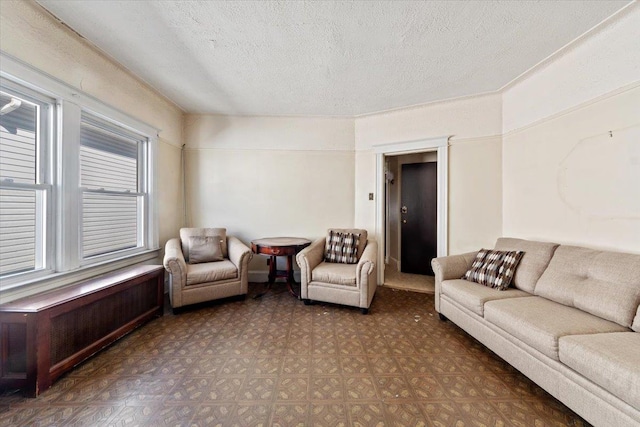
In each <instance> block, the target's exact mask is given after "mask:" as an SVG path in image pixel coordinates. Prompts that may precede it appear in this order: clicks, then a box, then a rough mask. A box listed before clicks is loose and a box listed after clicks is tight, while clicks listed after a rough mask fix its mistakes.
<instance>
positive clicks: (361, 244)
mask: <svg viewBox="0 0 640 427" xmlns="http://www.w3.org/2000/svg"><path fill="white" fill-rule="evenodd" d="M331 232H340V233H353V234H359V235H360V238H359V240H358V252H357V253H356V258H357V260H360V257H362V252H364V247H365V246H367V230H363V229H360V228H330V229H329V230H327V238H328V236H329V235H330V234H331ZM326 256H327V254H326V249H325V257H326ZM356 262H357V261H356Z"/></svg>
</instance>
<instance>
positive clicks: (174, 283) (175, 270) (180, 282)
mask: <svg viewBox="0 0 640 427" xmlns="http://www.w3.org/2000/svg"><path fill="white" fill-rule="evenodd" d="M162 264H163V265H164V268H165V270H167V271H168V272H169V274H171V280H170V282H169V297H170V298H171V305H172V306H173V307H180V306H182V288H184V286H185V285H186V284H187V263H186V262H185V260H184V255H183V254H182V245H181V243H180V239H179V238H177V237H176V238H173V239H170V240H169V241H168V242H167V244H166V245H165V247H164V259H163V260H162Z"/></svg>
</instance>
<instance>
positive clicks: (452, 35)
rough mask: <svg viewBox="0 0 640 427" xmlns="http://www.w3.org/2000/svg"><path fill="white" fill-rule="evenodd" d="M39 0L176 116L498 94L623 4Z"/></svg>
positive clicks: (319, 109) (375, 107)
mask: <svg viewBox="0 0 640 427" xmlns="http://www.w3.org/2000/svg"><path fill="white" fill-rule="evenodd" d="M39 3H40V4H41V5H43V6H44V7H45V8H46V9H48V10H49V11H50V12H51V13H53V14H54V15H55V16H57V17H58V18H59V19H60V20H61V21H63V22H64V23H65V24H67V25H68V26H70V27H71V28H73V29H74V30H76V31H77V32H78V33H79V34H81V35H82V36H84V37H86V38H87V39H88V40H89V41H90V42H92V43H93V44H95V45H96V46H97V47H98V48H100V49H101V50H103V51H104V52H106V53H107V54H108V55H109V56H111V57H112V58H114V59H115V60H116V61H118V62H120V63H121V64H123V65H124V66H125V67H127V68H128V69H129V70H131V71H132V72H133V73H135V74H136V75H138V76H139V77H140V78H142V79H143V80H145V81H146V82H147V83H149V84H150V85H152V86H153V87H155V88H156V89H157V90H159V91H160V92H161V93H163V94H164V95H165V96H167V97H168V98H169V99H171V100H173V101H174V102H175V103H176V104H178V105H179V106H180V107H181V108H182V109H184V110H185V111H188V112H199V113H219V114H246V115H318V116H355V115H361V114H367V113H372V112H378V111H384V110H389V109H394V108H400V107H406V106H412V105H417V104H424V103H428V102H432V101H437V100H442V99H448V98H455V97H461V96H468V95H474V94H479V93H484V92H489V91H495V90H498V89H500V88H501V87H503V86H504V85H505V84H507V83H509V82H510V81H512V80H513V79H515V78H516V77H518V76H519V75H520V74H522V73H523V72H525V71H527V70H529V69H530V68H531V67H533V66H534V65H535V64H537V63H538V62H540V61H542V60H543V59H545V58H546V57H548V56H549V55H551V54H553V53H554V52H555V51H557V50H558V49H560V48H562V47H563V46H565V45H566V44H567V43H569V42H571V41H572V40H574V39H575V38H576V37H578V36H580V35H582V34H584V33H585V32H586V31H588V30H589V29H591V28H593V27H594V26H595V25H597V24H598V23H600V22H601V21H603V20H604V19H606V18H607V17H609V16H611V15H612V14H613V13H615V12H616V11H618V10H619V9H621V8H622V7H624V6H625V5H626V4H628V3H629V2H628V1H554V2H551V1H464V2H463V1H429V2H391V1H375V2H374V1H370V2H351V1H349V2H346V1H339V2H329V1H326V2H319V1H296V2H293V1H291V2H285V1H274V2H266V1H257V2H256V1H229V2H225V1H216V2H214V1H99V0H94V1H83V2H80V1H75V0H73V1H67V0H39ZM114 84H116V82H114Z"/></svg>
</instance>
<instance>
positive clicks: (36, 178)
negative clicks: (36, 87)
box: [0, 84, 52, 276]
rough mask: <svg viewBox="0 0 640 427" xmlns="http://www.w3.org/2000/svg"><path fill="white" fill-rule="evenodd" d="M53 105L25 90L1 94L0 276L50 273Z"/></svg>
mask: <svg viewBox="0 0 640 427" xmlns="http://www.w3.org/2000/svg"><path fill="white" fill-rule="evenodd" d="M51 110H52V103H51V101H50V100H47V99H45V98H44V97H42V96H38V95H37V94H33V93H31V92H30V91H28V90H25V89H24V88H23V89H22V91H20V90H14V88H13V87H9V86H7V85H6V84H4V85H3V86H2V90H1V91H0V276H10V275H16V274H21V273H27V272H36V271H39V270H44V269H47V268H48V267H49V264H50V261H51V260H50V256H49V254H48V253H47V248H48V246H49V245H48V241H49V237H50V233H49V230H48V224H47V218H48V217H49V216H50V212H51V183H50V179H49V161H48V160H49V156H48V153H49V136H50V135H51V123H52V120H51V114H50V113H51Z"/></svg>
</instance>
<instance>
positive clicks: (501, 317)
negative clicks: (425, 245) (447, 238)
mask: <svg viewBox="0 0 640 427" xmlns="http://www.w3.org/2000/svg"><path fill="white" fill-rule="evenodd" d="M495 249H498V250H521V251H524V252H525V254H524V256H523V258H522V260H521V262H520V265H519V266H518V268H517V270H516V274H515V276H514V281H513V283H512V284H511V287H510V288H509V289H508V290H506V291H499V290H495V289H492V288H488V287H485V286H482V285H478V284H476V283H472V282H467V281H466V280H462V279H461V277H462V276H463V275H464V273H465V272H466V271H467V270H468V269H469V267H470V266H471V263H472V261H473V259H474V258H475V255H476V253H475V252H473V253H467V254H462V255H455V256H448V257H441V258H436V259H434V260H432V266H433V270H434V272H435V274H436V294H435V304H436V310H437V311H438V313H440V316H441V318H443V319H445V318H448V319H449V320H451V321H452V322H454V323H455V324H456V325H458V326H459V327H461V328H462V329H464V330H465V331H467V332H468V333H469V334H471V335H472V336H474V337H475V338H476V339H478V340H479V341H480V342H482V343H483V344H484V345H486V346H487V347H488V348H489V349H491V350H492V351H494V352H495V353H496V354H498V355H499V356H500V357H502V358H503V359H504V360H506V361H507V362H509V363H510V364H511V365H512V366H514V367H515V368H517V369H518V370H520V371H521V372H522V373H523V374H525V375H526V376H527V377H529V378H530V379H532V380H533V381H535V382H536V383H537V384H538V385H540V386H541V387H542V388H544V389H545V390H546V391H548V392H549V393H550V394H551V395H553V396H554V397H556V398H557V399H558V400H560V401H562V402H563V403H564V404H566V405H567V406H568V407H569V408H571V409H573V410H574V411H575V412H576V413H578V414H579V415H580V416H582V417H583V418H584V419H586V420H587V421H588V422H590V423H592V424H594V425H595V426H603V427H609V426H629V427H631V426H634V427H637V426H639V425H640V307H639V305H640V255H634V254H625V253H616V252H606V251H598V250H593V249H588V248H583V247H576V246H566V245H557V244H554V243H545V242H535V241H527V240H521V239H511V238H501V239H498V241H497V243H496V247H495Z"/></svg>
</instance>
